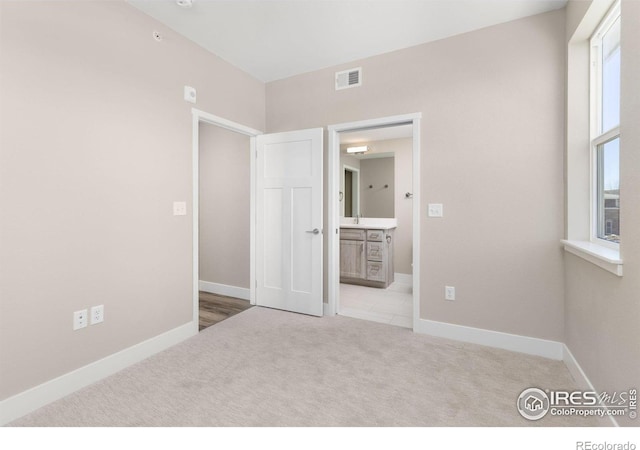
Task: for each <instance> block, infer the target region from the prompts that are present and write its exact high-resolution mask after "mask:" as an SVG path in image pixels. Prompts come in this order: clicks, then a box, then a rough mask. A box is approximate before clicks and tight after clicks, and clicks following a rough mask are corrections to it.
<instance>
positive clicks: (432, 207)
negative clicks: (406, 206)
mask: <svg viewBox="0 0 640 450" xmlns="http://www.w3.org/2000/svg"><path fill="white" fill-rule="evenodd" d="M427 213H428V214H429V217H442V215H443V213H442V203H429V207H428V208H427Z"/></svg>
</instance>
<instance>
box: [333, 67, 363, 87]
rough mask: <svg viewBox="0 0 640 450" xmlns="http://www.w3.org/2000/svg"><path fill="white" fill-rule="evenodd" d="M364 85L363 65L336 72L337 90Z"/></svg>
mask: <svg viewBox="0 0 640 450" xmlns="http://www.w3.org/2000/svg"><path fill="white" fill-rule="evenodd" d="M358 86H362V67H358V68H356V69H349V70H343V71H342V72H336V91H339V90H340V89H348V88H352V87H358Z"/></svg>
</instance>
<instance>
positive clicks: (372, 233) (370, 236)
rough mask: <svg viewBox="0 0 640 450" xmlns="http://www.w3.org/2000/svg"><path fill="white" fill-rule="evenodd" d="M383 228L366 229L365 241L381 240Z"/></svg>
mask: <svg viewBox="0 0 640 450" xmlns="http://www.w3.org/2000/svg"><path fill="white" fill-rule="evenodd" d="M383 238H384V230H367V241H382V239H383Z"/></svg>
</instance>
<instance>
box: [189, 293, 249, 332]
mask: <svg viewBox="0 0 640 450" xmlns="http://www.w3.org/2000/svg"><path fill="white" fill-rule="evenodd" d="M199 305H200V318H199V329H200V331H202V330H204V329H205V328H207V327H210V326H211V325H215V324H216V323H218V322H222V321H223V320H224V319H227V318H229V317H231V316H233V315H236V314H238V313H240V312H242V311H244V310H246V309H249V308H251V305H250V304H249V301H248V300H242V299H240V298H234V297H225V296H224V295H217V294H210V293H209V292H202V291H200V302H199Z"/></svg>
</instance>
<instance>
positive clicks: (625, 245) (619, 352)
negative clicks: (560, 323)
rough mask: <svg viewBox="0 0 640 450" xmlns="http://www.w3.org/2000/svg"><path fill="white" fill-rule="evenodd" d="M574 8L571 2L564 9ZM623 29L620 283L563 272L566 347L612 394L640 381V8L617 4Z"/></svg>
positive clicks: (577, 263)
mask: <svg viewBox="0 0 640 450" xmlns="http://www.w3.org/2000/svg"><path fill="white" fill-rule="evenodd" d="M574 7H575V5H573V4H572V3H570V5H569V8H570V9H572V8H574ZM578 8H579V9H580V10H581V11H582V13H583V14H584V12H585V11H586V10H585V9H584V8H583V7H582V5H578ZM573 23H574V24H575V23H576V21H574V22H573ZM568 25H569V24H568ZM621 26H622V35H621V48H622V75H621V90H622V92H621V97H622V98H621V105H620V121H621V122H620V133H621V137H620V167H621V170H620V186H621V218H620V221H621V233H622V236H621V244H620V250H621V254H622V259H623V260H624V276H623V277H617V276H615V275H613V274H611V273H609V272H606V271H604V270H602V269H600V268H599V267H597V266H595V265H593V264H591V263H589V262H587V261H584V260H582V259H580V258H578V257H576V256H574V255H571V254H569V253H566V254H565V267H564V269H565V289H566V304H565V308H566V311H565V339H566V344H567V346H568V347H569V349H570V350H571V352H572V353H573V355H574V356H575V358H576V359H577V361H578V363H579V364H580V366H581V367H582V369H583V370H584V372H585V373H586V375H587V377H588V378H589V379H590V381H591V382H592V383H593V385H594V387H595V388H596V389H597V390H599V391H606V392H609V393H610V392H613V391H617V392H620V391H622V390H627V389H629V388H636V389H637V388H638V384H639V381H640V364H639V361H640V344H639V343H640V332H639V328H638V322H639V319H640V301H639V295H638V293H639V292H640V177H639V176H638V174H639V173H640V153H639V152H638V149H639V148H640V129H639V128H638V123H640V91H639V90H638V80H639V79H640V2H637V1H623V2H622V25H621ZM585 70H588V67H585ZM569 82H571V80H569ZM570 105H571V104H570ZM617 420H618V423H620V424H621V425H636V426H637V419H636V420H635V421H631V420H629V419H627V418H626V417H625V418H617Z"/></svg>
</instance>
